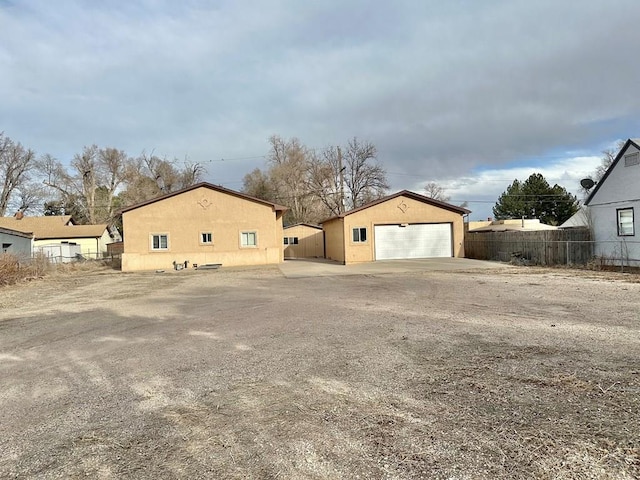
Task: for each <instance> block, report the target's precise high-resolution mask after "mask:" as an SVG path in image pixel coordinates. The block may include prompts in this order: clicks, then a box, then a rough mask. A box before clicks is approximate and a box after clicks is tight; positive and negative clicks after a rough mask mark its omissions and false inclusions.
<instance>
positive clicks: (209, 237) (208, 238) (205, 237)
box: [200, 232, 213, 243]
mask: <svg viewBox="0 0 640 480" xmlns="http://www.w3.org/2000/svg"><path fill="white" fill-rule="evenodd" d="M200 243H213V234H212V233H211V232H202V233H201V234H200Z"/></svg>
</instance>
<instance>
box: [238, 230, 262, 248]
mask: <svg viewBox="0 0 640 480" xmlns="http://www.w3.org/2000/svg"><path fill="white" fill-rule="evenodd" d="M240 245H242V246H243V247H255V246H257V245H258V234H257V233H256V232H241V233H240Z"/></svg>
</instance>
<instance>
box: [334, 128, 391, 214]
mask: <svg viewBox="0 0 640 480" xmlns="http://www.w3.org/2000/svg"><path fill="white" fill-rule="evenodd" d="M376 155H377V150H376V147H375V146H374V145H373V144H372V143H370V142H365V143H361V142H359V141H358V139H357V138H356V137H354V138H353V139H351V140H349V143H348V144H347V147H346V149H345V152H344V159H343V165H344V167H345V170H344V173H343V174H344V179H345V185H346V188H347V191H348V194H349V198H348V199H347V205H348V206H349V207H350V208H357V207H360V206H362V205H364V204H365V203H368V202H371V201H373V200H376V199H378V198H381V197H383V196H384V195H386V193H387V190H388V189H389V183H388V182H387V172H385V170H384V169H383V168H382V167H381V166H380V165H378V164H376V163H373V162H374V161H375V160H376Z"/></svg>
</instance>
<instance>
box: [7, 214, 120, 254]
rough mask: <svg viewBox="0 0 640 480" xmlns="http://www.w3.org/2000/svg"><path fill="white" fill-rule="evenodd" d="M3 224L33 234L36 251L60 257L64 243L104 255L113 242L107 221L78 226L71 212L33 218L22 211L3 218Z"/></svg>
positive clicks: (84, 250)
mask: <svg viewBox="0 0 640 480" xmlns="http://www.w3.org/2000/svg"><path fill="white" fill-rule="evenodd" d="M0 227H4V228H10V229H13V230H17V231H19V232H26V233H32V234H33V250H34V252H38V251H42V252H45V253H46V254H47V255H49V256H52V257H56V256H59V255H60V253H59V252H61V250H60V248H61V246H63V245H64V246H67V245H69V244H73V245H76V246H78V249H79V251H80V253H81V254H82V255H83V256H85V257H87V258H92V259H96V258H102V256H103V255H104V254H106V252H107V244H109V243H111V242H112V241H113V239H112V235H111V234H110V232H109V228H108V226H107V225H106V224H99V225H76V224H75V223H74V221H73V218H72V217H71V215H57V216H41V217H29V216H26V215H24V214H22V213H21V212H18V213H16V215H14V216H13V217H0Z"/></svg>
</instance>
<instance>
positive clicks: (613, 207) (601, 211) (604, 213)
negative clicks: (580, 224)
mask: <svg viewBox="0 0 640 480" xmlns="http://www.w3.org/2000/svg"><path fill="white" fill-rule="evenodd" d="M629 207H631V208H633V220H634V225H633V228H634V233H635V235H634V236H618V213H617V210H618V209H620V208H629ZM589 216H590V219H591V225H592V229H593V238H594V240H595V250H594V255H595V256H596V257H602V259H603V260H606V261H610V262H611V264H612V265H620V264H623V265H628V266H634V267H639V266H640V231H639V230H640V221H639V220H638V218H639V217H640V200H635V201H627V202H615V203H613V204H608V205H598V204H593V203H592V204H590V205H589Z"/></svg>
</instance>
